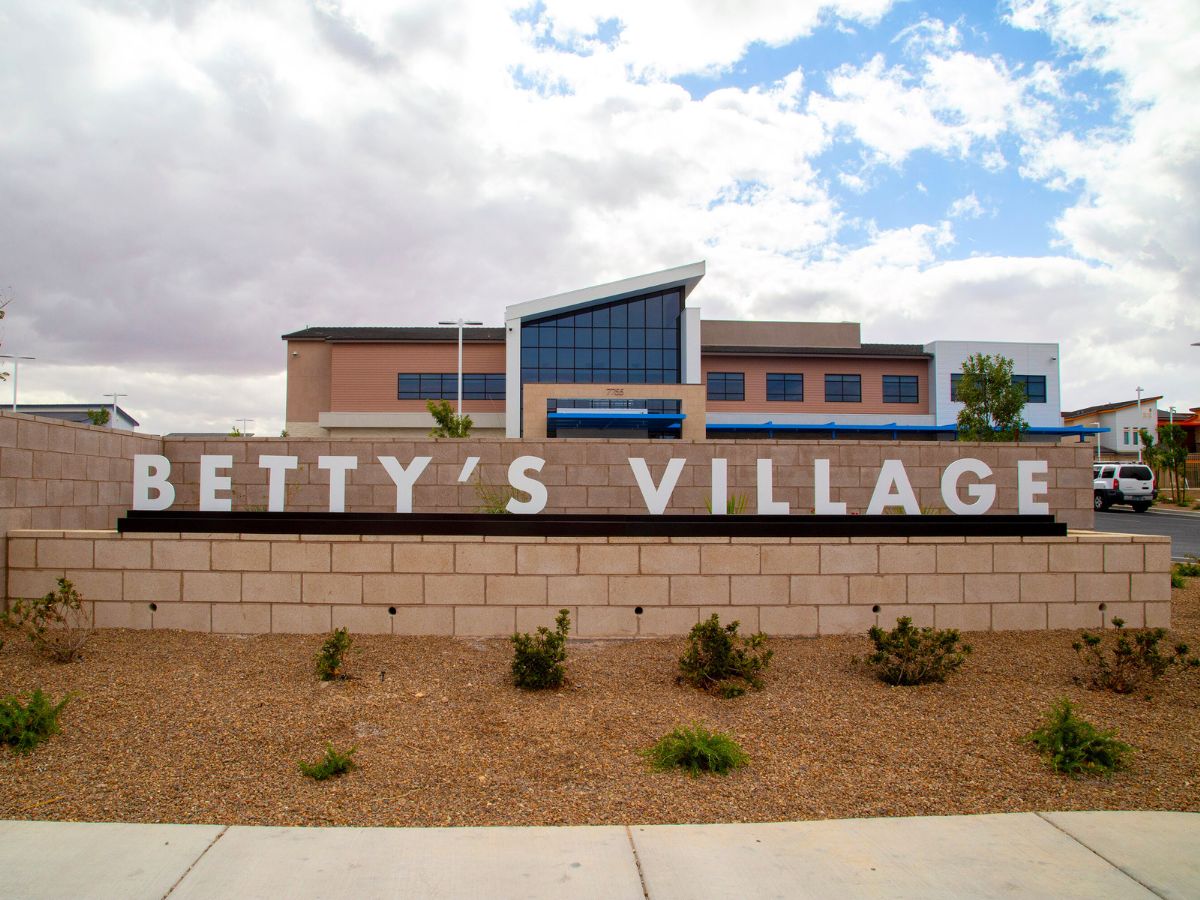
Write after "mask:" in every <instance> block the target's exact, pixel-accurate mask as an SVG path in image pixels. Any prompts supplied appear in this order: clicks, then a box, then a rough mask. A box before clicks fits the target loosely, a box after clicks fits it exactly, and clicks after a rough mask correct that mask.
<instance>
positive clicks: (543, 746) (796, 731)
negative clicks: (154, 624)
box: [0, 579, 1200, 825]
mask: <svg viewBox="0 0 1200 900" xmlns="http://www.w3.org/2000/svg"><path fill="white" fill-rule="evenodd" d="M1173 594H1174V621H1175V623H1176V624H1175V628H1174V633H1173V636H1172V637H1173V639H1175V640H1185V641H1188V642H1189V643H1191V644H1192V645H1193V646H1194V647H1195V646H1200V579H1196V580H1193V581H1192V582H1191V584H1190V586H1189V587H1188V588H1187V589H1185V590H1182V591H1180V590H1177V591H1174V592H1173ZM1073 636H1074V633H1073V632H1064V631H1059V632H1048V633H1023V634H1021V633H1010V634H973V635H971V636H970V640H971V642H972V643H973V644H974V646H975V653H974V655H973V656H972V657H971V659H970V660H969V661H968V663H967V665H966V666H965V667H964V669H963V670H962V672H961V674H960V675H959V676H958V677H956V678H954V679H952V680H951V681H950V683H948V684H946V685H935V686H929V687H921V688H892V687H887V686H886V685H883V684H882V683H880V682H878V681H875V680H873V679H872V678H871V677H870V676H869V675H867V674H865V673H863V672H861V671H859V670H858V669H857V668H856V667H855V666H854V665H853V664H852V663H851V662H850V660H851V657H853V656H855V655H862V654H863V653H864V652H865V651H866V649H867V641H866V639H865V638H863V637H846V638H829V637H826V638H818V639H789V640H782V639H780V640H774V641H772V646H773V647H774V648H775V660H774V662H773V663H772V666H771V669H770V670H769V672H768V683H767V687H766V689H765V690H764V691H762V692H758V693H751V694H749V695H747V696H745V697H741V698H739V699H736V700H731V701H728V700H720V699H716V698H713V697H709V696H706V695H704V694H701V693H699V692H697V691H695V690H693V689H691V688H686V687H681V686H677V685H676V684H675V683H674V681H673V675H674V670H673V665H674V660H675V659H676V658H677V657H678V655H679V653H680V652H681V649H682V646H683V642H682V641H681V640H665V641H640V642H630V643H573V644H572V645H571V647H570V658H569V660H568V672H569V677H570V679H571V683H570V685H569V686H568V687H566V688H564V689H563V690H561V691H558V692H554V693H523V692H520V691H517V690H516V689H515V688H513V687H511V686H510V685H509V684H508V683H507V681H506V674H507V667H508V661H509V652H508V645H507V642H505V641H477V642H468V641H456V640H451V639H441V638H387V637H365V636H364V637H359V638H358V639H357V642H356V652H355V653H354V654H353V655H352V656H351V668H352V671H353V673H354V674H355V676H356V677H355V678H354V679H353V680H351V681H348V682H344V683H337V684H329V685H322V684H319V683H318V682H316V681H315V680H314V678H313V676H312V658H313V654H314V653H315V651H316V648H317V646H318V645H319V644H320V642H321V638H320V637H319V636H303V637H301V636H284V635H269V636H261V637H249V638H239V637H223V636H218V635H201V634H188V633H183V632H146V631H116V630H114V631H105V632H100V633H98V634H97V635H96V636H95V637H94V639H93V642H92V643H91V644H90V645H89V647H88V650H87V654H86V658H85V659H84V660H83V661H81V662H78V663H74V664H69V665H57V664H53V663H47V662H43V661H41V660H39V659H38V658H36V657H34V656H33V655H32V654H31V653H30V652H29V651H28V650H27V649H26V648H25V647H23V646H21V645H20V644H19V643H17V642H16V641H12V640H11V639H10V641H9V645H8V646H7V647H6V648H5V649H4V650H0V694H2V693H9V692H11V691H14V690H29V689H32V688H33V687H35V686H41V687H42V688H43V689H45V690H47V691H49V692H50V693H51V694H52V695H55V696H57V695H59V694H61V693H62V692H64V691H71V692H72V693H73V694H74V695H75V699H74V700H72V701H71V703H70V704H69V705H68V707H67V708H66V710H65V712H64V719H63V733H62V734H61V735H59V736H58V737H56V738H54V739H52V740H51V742H50V743H49V744H47V745H43V747H42V748H41V749H39V750H38V751H37V752H36V753H34V754H32V755H29V756H25V757H22V756H17V755H16V754H13V753H11V752H7V751H0V818H13V819H84V820H106V821H126V822H207V823H230V824H254V825H267V824H271V825H545V824H584V823H589V824H603V823H663V822H745V821H774V820H789V819H817V818H847V817H856V816H899V815H930V814H949V813H985V812H1010V811H1018V810H1039V809H1060V810H1064V809H1174V810H1191V811H1200V790H1198V787H1200V758H1198V755H1197V751H1196V748H1197V747H1200V671H1197V670H1191V671H1189V672H1178V671H1176V672H1173V673H1172V674H1171V675H1169V676H1168V677H1167V678H1166V679H1164V681H1163V682H1162V683H1161V684H1160V685H1158V686H1157V687H1156V688H1155V689H1154V692H1153V696H1152V698H1151V699H1146V698H1145V697H1143V696H1128V697H1118V696H1115V695H1111V694H1105V693H1100V692H1096V691H1091V690H1088V689H1086V688H1085V687H1082V686H1080V685H1078V684H1076V683H1075V682H1074V677H1075V676H1077V675H1078V674H1079V673H1080V671H1081V669H1080V664H1079V662H1078V660H1077V659H1076V656H1075V654H1074V653H1073V652H1072V651H1071V649H1070V644H1071V641H1072V639H1073ZM381 671H382V672H384V673H386V674H385V675H384V676H383V678H382V680H381V676H380V673H381ZM1061 696H1067V697H1070V698H1071V699H1072V700H1073V701H1076V702H1077V704H1078V705H1079V707H1080V708H1081V709H1082V710H1083V712H1084V714H1085V715H1086V716H1087V717H1089V718H1090V719H1092V720H1093V721H1094V722H1095V723H1097V724H1098V725H1101V726H1103V727H1115V728H1116V729H1117V730H1118V732H1119V734H1120V735H1121V737H1123V738H1124V739H1125V740H1127V741H1129V742H1130V743H1132V744H1134V745H1135V746H1136V747H1137V748H1138V753H1137V755H1136V757H1135V760H1134V764H1133V768H1132V769H1131V770H1130V771H1128V772H1124V773H1120V774H1118V775H1116V776H1114V777H1112V778H1111V779H1100V780H1082V781H1072V780H1070V779H1066V778H1062V777H1059V776H1056V775H1054V774H1052V773H1051V772H1050V771H1049V770H1048V769H1047V768H1046V767H1045V766H1044V765H1043V764H1042V762H1041V761H1040V759H1039V758H1038V757H1037V756H1036V755H1035V754H1034V753H1033V752H1032V751H1031V750H1030V749H1028V748H1027V747H1026V746H1025V745H1023V744H1022V742H1021V736H1022V735H1023V734H1025V733H1026V732H1028V731H1029V730H1030V729H1031V728H1032V727H1033V726H1034V725H1035V723H1036V722H1037V720H1038V719H1039V716H1040V714H1041V712H1042V711H1043V710H1044V709H1045V708H1046V707H1048V706H1049V705H1050V703H1051V702H1053V701H1054V700H1055V699H1056V698H1058V697H1061ZM692 721H703V722H706V723H708V724H709V725H714V726H718V727H720V728H723V729H727V730H730V731H732V732H733V733H734V734H735V735H736V736H737V737H738V738H739V739H740V740H741V742H742V744H743V746H744V747H745V748H746V750H747V751H748V752H749V754H750V757H751V764H750V766H749V767H747V768H745V769H742V770H739V771H738V772H735V773H734V774H732V775H730V776H728V777H725V778H721V777H708V778H701V779H691V778H688V777H687V776H685V775H682V774H656V773H652V772H650V771H649V770H648V768H647V766H646V764H645V761H644V760H643V759H642V758H641V757H640V756H639V754H638V751H639V750H640V749H642V748H644V747H647V746H649V745H650V744H651V743H653V742H654V740H655V739H656V738H658V737H659V736H660V735H662V734H663V733H664V732H666V731H668V730H669V729H670V728H672V727H673V726H675V725H676V724H679V723H686V722H692ZM325 741H332V742H333V743H334V744H335V745H337V746H339V747H343V748H344V747H346V746H349V745H356V746H357V747H358V751H357V754H356V759H357V760H358V761H359V763H360V764H361V768H360V769H359V770H358V771H356V772H353V773H351V774H350V775H348V776H346V777H344V778H340V779H336V780H334V781H330V782H324V783H316V782H313V781H310V780H308V779H306V778H303V777H302V776H301V775H300V774H299V773H298V771H297V769H296V761H297V760H298V759H301V758H306V759H310V760H312V759H316V758H317V757H318V756H319V755H320V753H321V750H322V748H323V746H324V742H325Z"/></svg>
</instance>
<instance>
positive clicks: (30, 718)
mask: <svg viewBox="0 0 1200 900" xmlns="http://www.w3.org/2000/svg"><path fill="white" fill-rule="evenodd" d="M69 699H70V695H67V696H66V697H63V698H62V699H61V700H60V701H58V703H52V702H51V701H50V699H49V698H48V697H47V696H46V695H45V694H43V693H42V689H41V688H35V689H34V691H33V693H32V694H30V695H29V700H28V702H26V703H22V702H21V698H20V697H17V696H15V695H12V694H10V695H9V696H7V697H4V698H3V699H0V744H6V745H7V746H10V747H12V748H13V749H14V750H16V751H17V752H18V753H28V752H30V751H31V750H33V749H34V748H35V747H37V745H38V744H40V743H42V742H43V741H48V740H49V739H50V737H51V736H52V735H55V734H58V731H59V726H58V714H59V713H60V712H62V708H63V707H64V706H66V705H67V701H68V700H69Z"/></svg>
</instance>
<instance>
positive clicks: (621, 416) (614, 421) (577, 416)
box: [546, 410, 687, 431]
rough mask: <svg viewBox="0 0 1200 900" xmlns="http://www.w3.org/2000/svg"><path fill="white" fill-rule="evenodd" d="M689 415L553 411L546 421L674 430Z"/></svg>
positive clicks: (557, 424)
mask: <svg viewBox="0 0 1200 900" xmlns="http://www.w3.org/2000/svg"><path fill="white" fill-rule="evenodd" d="M686 418H687V415H686V414H684V413H637V412H619V411H617V410H613V411H612V412H609V411H607V410H604V411H599V410H597V411H595V412H552V413H546V422H547V424H549V425H554V426H555V427H557V428H646V429H650V428H651V427H653V428H655V429H659V430H668V431H669V430H672V429H679V428H681V427H682V425H681V423H682V422H683V420H684V419H686Z"/></svg>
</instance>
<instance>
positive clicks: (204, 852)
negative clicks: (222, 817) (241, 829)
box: [162, 825, 229, 900]
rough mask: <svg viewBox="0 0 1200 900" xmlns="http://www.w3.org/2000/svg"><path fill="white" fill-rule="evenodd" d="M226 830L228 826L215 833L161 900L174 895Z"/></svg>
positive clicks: (223, 826)
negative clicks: (176, 889)
mask: <svg viewBox="0 0 1200 900" xmlns="http://www.w3.org/2000/svg"><path fill="white" fill-rule="evenodd" d="M228 830H229V826H228V825H222V826H221V830H220V831H218V832H217V834H216V837H214V838H213V839H212V840H211V841H209V842H208V846H207V847H205V848H204V849H203V850H201V851H200V855H199V856H197V857H196V858H195V859H193V860H192V864H191V865H190V866H188V867H187V871H186V872H184V873H183V874H182V875H180V876H179V877H178V878H176V879H175V883H174V884H173V885H171V889H170V890H169V891H167V892H166V893H165V894H163V895H162V900H167V898H168V897H170V896H171V895H172V894H173V893H175V888H177V887H179V885H180V884H182V883H183V879H185V878H187V877H188V875H190V874H191V873H192V869H194V868H196V863H198V862H200V860H202V859H204V854H206V853H207V852H208V851H209V850H211V849H212V848H213V846H214V845H215V844H216V843H217V841H219V840H220V839H221V838H223V837H224V836H225V832H227V831H228Z"/></svg>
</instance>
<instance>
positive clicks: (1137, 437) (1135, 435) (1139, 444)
mask: <svg viewBox="0 0 1200 900" xmlns="http://www.w3.org/2000/svg"><path fill="white" fill-rule="evenodd" d="M1134 390H1136V391H1137V395H1138V427H1137V430H1136V431H1134V433H1133V438H1134V441H1135V443H1137V448H1138V462H1141V461H1142V391H1144V390H1145V388H1143V387H1138V388H1134Z"/></svg>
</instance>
